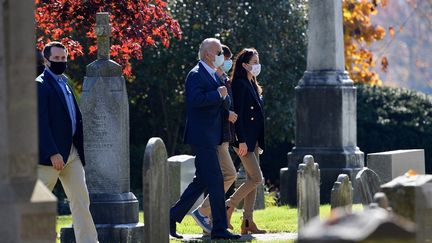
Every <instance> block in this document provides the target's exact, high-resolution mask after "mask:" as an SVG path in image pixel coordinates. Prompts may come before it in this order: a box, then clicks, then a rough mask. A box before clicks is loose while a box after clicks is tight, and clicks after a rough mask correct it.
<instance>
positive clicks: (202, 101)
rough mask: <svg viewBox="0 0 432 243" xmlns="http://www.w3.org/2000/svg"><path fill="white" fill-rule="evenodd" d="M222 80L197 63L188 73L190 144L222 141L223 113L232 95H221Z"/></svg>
mask: <svg viewBox="0 0 432 243" xmlns="http://www.w3.org/2000/svg"><path fill="white" fill-rule="evenodd" d="M222 85H223V83H222V82H221V81H220V79H217V81H215V80H214V79H213V78H212V77H211V76H210V74H209V73H208V72H207V70H206V69H205V67H204V66H203V65H202V64H201V63H198V64H197V65H196V66H195V67H194V68H193V69H192V70H191V71H190V72H189V74H188V76H187V78H186V82H185V89H186V106H187V109H186V112H187V114H186V116H187V117H186V126H185V133H184V142H185V143H187V144H191V145H218V144H221V141H222V114H223V113H224V112H226V111H227V110H228V109H229V106H230V104H231V101H230V97H229V96H227V97H226V98H225V100H224V99H222V98H221V97H220V95H219V92H218V91H217V88H218V87H219V86H222Z"/></svg>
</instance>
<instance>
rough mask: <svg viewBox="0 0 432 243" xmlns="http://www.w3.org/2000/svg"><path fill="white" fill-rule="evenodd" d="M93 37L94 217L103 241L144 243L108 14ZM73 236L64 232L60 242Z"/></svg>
mask: <svg viewBox="0 0 432 243" xmlns="http://www.w3.org/2000/svg"><path fill="white" fill-rule="evenodd" d="M95 32H96V33H95V34H96V36H97V42H98V59H97V60H96V61H94V62H92V63H91V64H89V65H87V70H86V77H85V78H84V84H83V92H82V96H81V105H80V107H81V111H82V116H83V130H84V153H85V156H86V161H87V165H86V167H85V170H86V174H87V176H86V180H87V185H88V190H89V194H90V212H91V214H92V216H93V220H94V222H95V224H96V230H97V232H98V238H99V241H101V242H108V240H110V242H142V238H143V232H144V225H143V224H138V208H139V206H138V200H137V198H136V197H135V195H134V194H133V193H132V192H130V172H129V105H128V97H127V92H126V84H125V79H124V77H123V76H122V67H121V66H120V65H119V64H117V63H116V62H114V61H112V60H110V59H109V58H110V56H109V52H110V48H109V46H110V44H109V38H110V34H111V27H110V24H109V14H108V13H97V15H96V27H95ZM70 231H71V228H70V227H69V228H65V229H64V230H63V229H62V236H61V238H62V242H68V241H69V239H70V237H72V236H71V235H70ZM72 235H73V234H72Z"/></svg>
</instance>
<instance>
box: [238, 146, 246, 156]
mask: <svg viewBox="0 0 432 243" xmlns="http://www.w3.org/2000/svg"><path fill="white" fill-rule="evenodd" d="M247 152H248V147H247V145H246V143H240V144H239V149H238V155H239V156H245V155H246V154H247Z"/></svg>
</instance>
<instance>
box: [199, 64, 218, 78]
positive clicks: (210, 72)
mask: <svg viewBox="0 0 432 243" xmlns="http://www.w3.org/2000/svg"><path fill="white" fill-rule="evenodd" d="M199 62H200V63H201V64H202V65H203V66H204V68H205V69H206V70H207V72H208V73H209V74H210V76H212V78H213V79H214V80H216V78H215V73H216V70H214V69H213V68H211V67H210V66H209V65H207V63H205V62H204V61H202V60H200V61H199Z"/></svg>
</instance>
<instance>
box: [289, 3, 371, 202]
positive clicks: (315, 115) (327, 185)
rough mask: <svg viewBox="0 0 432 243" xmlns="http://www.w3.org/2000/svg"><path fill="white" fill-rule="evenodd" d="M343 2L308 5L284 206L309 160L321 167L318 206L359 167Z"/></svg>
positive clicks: (360, 154) (360, 159)
mask: <svg viewBox="0 0 432 243" xmlns="http://www.w3.org/2000/svg"><path fill="white" fill-rule="evenodd" d="M342 26H343V22H342V0H310V1H309V23H308V51H307V70H306V71H305V73H304V75H303V78H302V79H301V80H300V82H299V83H298V86H297V87H296V88H295V93H296V132H295V134H296V138H295V147H294V148H293V150H292V151H291V152H290V153H288V172H289V175H288V178H289V180H290V182H289V183H288V185H289V186H290V187H288V196H289V200H288V201H289V204H290V205H293V204H295V203H296V200H295V197H296V193H295V186H294V185H295V181H296V170H297V166H298V164H299V163H301V161H302V158H303V157H304V156H305V155H307V154H311V155H313V156H314V158H315V159H316V160H317V161H319V163H320V170H321V202H323V203H328V202H329V201H330V191H331V188H332V186H333V183H334V181H336V179H337V177H338V175H339V174H347V175H349V176H350V178H351V181H353V180H354V178H355V175H356V174H357V172H358V171H360V170H361V169H362V168H363V166H364V155H363V152H361V151H360V149H359V148H358V147H357V110H356V107H357V105H356V103H357V96H356V95H357V94H356V88H355V87H354V86H353V81H352V80H351V79H350V78H349V76H348V73H347V72H346V71H345V67H344V63H345V61H344V44H343V27H342Z"/></svg>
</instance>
